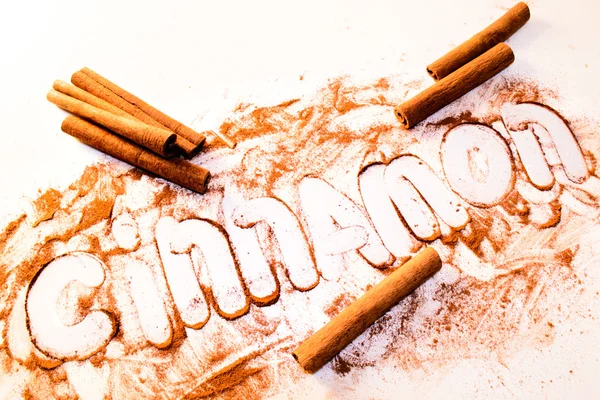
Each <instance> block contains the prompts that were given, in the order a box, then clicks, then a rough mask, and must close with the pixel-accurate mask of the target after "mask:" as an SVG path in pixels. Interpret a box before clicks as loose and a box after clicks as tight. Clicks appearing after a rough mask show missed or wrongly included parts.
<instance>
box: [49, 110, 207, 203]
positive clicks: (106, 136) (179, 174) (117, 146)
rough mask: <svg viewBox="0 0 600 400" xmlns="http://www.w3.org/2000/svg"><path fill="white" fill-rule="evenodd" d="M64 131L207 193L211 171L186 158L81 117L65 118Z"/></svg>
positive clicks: (174, 180)
mask: <svg viewBox="0 0 600 400" xmlns="http://www.w3.org/2000/svg"><path fill="white" fill-rule="evenodd" d="M61 129H62V130H63V132H65V133H68V134H69V135H71V136H73V137H75V138H77V139H79V140H81V141H82V142H83V143H85V144H87V145H88V146H91V147H93V148H95V149H96V150H99V151H101V152H103V153H106V154H108V155H110V156H112V157H114V158H117V159H119V160H121V161H124V162H126V163H128V164H131V165H133V166H136V167H138V168H141V169H143V170H145V171H148V172H151V173H153V174H155V175H157V176H159V177H161V178H163V179H166V180H168V181H171V182H174V183H176V184H178V185H181V186H183V187H185V188H187V189H190V190H193V191H195V192H198V193H204V191H205V190H206V185H207V184H208V181H209V179H210V172H209V171H208V170H206V169H204V168H202V167H200V166H197V165H195V164H192V163H191V162H189V161H186V160H182V159H178V158H175V159H165V158H162V157H160V156H158V155H156V154H154V153H152V152H150V151H148V150H146V149H144V148H143V147H140V146H138V145H136V144H135V143H132V142H130V141H129V140H127V139H125V138H123V137H121V136H119V135H116V134H114V133H112V132H110V131H108V130H105V129H103V128H101V127H99V126H97V125H94V124H92V123H90V122H88V121H85V120H83V119H81V118H79V117H75V116H69V117H67V118H65V120H64V121H63V123H62V126H61Z"/></svg>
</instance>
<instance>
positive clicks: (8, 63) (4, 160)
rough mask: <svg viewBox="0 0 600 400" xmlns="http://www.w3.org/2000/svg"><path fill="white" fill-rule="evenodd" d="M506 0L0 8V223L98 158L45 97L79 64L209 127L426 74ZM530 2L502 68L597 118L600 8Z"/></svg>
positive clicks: (589, 2)
mask: <svg viewBox="0 0 600 400" xmlns="http://www.w3.org/2000/svg"><path fill="white" fill-rule="evenodd" d="M514 4H515V2H514V1H505V0H485V1H484V0H472V1H467V0H453V1H447V0H429V1H425V0H421V1H400V0H394V1H373V0H371V1H364V0H362V1H339V2H334V1H319V0H303V1H301V2H284V1H265V0H255V1H216V2H199V1H185V2H184V1H172V2H167V1H165V2H154V1H139V2H125V1H102V2H99V1H98V2H92V1H41V0H40V1H35V2H26V1H10V2H8V1H4V2H2V5H0V44H1V46H0V51H1V53H0V72H1V73H0V115H1V116H2V125H0V130H1V132H0V138H1V142H0V143H1V144H0V171H1V172H0V225H2V226H4V225H5V224H6V223H7V222H8V221H9V220H10V218H12V217H13V216H15V215H16V214H17V213H19V212H20V210H21V209H23V208H24V207H25V205H26V204H27V203H28V200H29V199H32V198H35V196H36V193H37V191H38V190H39V189H44V188H47V187H49V186H57V185H58V186H65V185H67V184H69V183H70V181H71V180H72V179H73V177H75V176H77V175H78V174H79V173H80V172H81V171H82V170H83V168H84V167H85V165H88V164H90V163H92V162H93V161H94V160H95V159H96V158H97V157H98V154H97V153H96V152H95V151H92V150H89V149H87V148H86V147H85V146H83V145H81V144H79V143H78V142H77V141H75V140H74V139H72V138H71V137H69V136H67V135H65V134H63V133H62V132H61V131H60V123H61V121H62V119H63V118H64V113H63V112H62V111H60V110H58V109H57V108H56V107H55V106H53V105H52V104H50V103H48V102H47V101H46V100H45V95H46V93H47V91H48V90H49V89H50V88H51V85H52V82H53V81H54V80H55V79H63V80H65V81H69V78H70V76H71V74H72V73H73V72H75V71H76V70H78V69H80V68H82V67H83V66H87V67H90V68H92V69H94V70H96V71H97V72H99V73H100V74H102V75H104V76H106V77H108V78H109V79H111V80H112V81H114V82H116V83H117V84H119V85H121V86H123V87H125V88H126V89H127V90H129V91H131V92H132V93H134V94H136V95H138V96H140V97H141V98H143V99H144V100H146V101H147V102H149V103H150V104H153V105H155V106H157V107H158V108H160V109H161V110H163V111H165V112H166V113H167V114H170V115H172V116H173V117H175V118H176V119H179V120H181V121H183V122H184V123H191V124H193V125H194V126H195V127H201V128H216V127H218V125H219V124H220V122H221V120H220V118H221V116H222V114H220V113H219V112H218V111H217V110H219V109H223V108H227V107H232V106H233V104H234V103H235V102H237V101H244V100H246V101H248V100H251V99H252V97H251V96H253V95H255V94H257V93H268V92H269V91H274V90H279V89H281V88H282V87H285V86H288V85H289V86H293V87H296V86H294V85H298V82H299V79H298V78H299V76H300V75H302V74H304V75H305V76H306V77H307V78H311V77H323V78H324V77H334V76H337V75H340V74H342V73H347V74H353V73H357V72H359V71H361V70H363V69H368V68H379V67H380V66H381V65H384V64H385V65H386V66H387V67H388V68H391V69H397V71H398V72H403V73H406V74H407V75H409V76H411V77H413V78H422V77H426V75H425V65H427V64H428V63H429V62H431V61H433V60H434V59H436V58H437V57H438V56H440V55H441V54H443V53H445V52H446V51H448V50H449V49H450V48H452V47H453V46H455V45H457V44H459V43H460V42H462V41H463V40H465V39H466V38H468V37H469V36H470V35H472V34H474V33H475V32H477V31H478V30H480V29H482V28H483V27H485V26H486V25H487V24H489V23H490V22H492V21H493V20H494V19H495V18H497V17H499V16H500V15H501V14H502V13H503V12H504V11H505V10H506V9H508V8H509V7H511V6H512V5H514ZM529 5H530V8H531V13H532V18H531V20H530V21H529V22H528V23H527V25H526V26H525V27H524V28H523V29H522V30H521V31H519V32H518V33H517V34H516V35H515V36H514V37H513V38H511V39H510V40H509V44H510V45H511V47H512V48H513V50H514V52H515V55H516V62H515V64H514V65H513V66H511V68H513V69H516V70H518V71H519V72H520V73H523V74H525V75H527V76H529V77H531V79H533V80H537V81H540V82H541V83H542V84H546V85H551V86H554V87H556V88H557V89H559V91H560V92H561V94H562V95H564V97H565V99H566V100H567V101H571V102H573V103H574V104H577V106H578V107H579V108H580V109H581V115H587V116H590V117H594V118H600V111H599V110H598V104H600V94H599V92H600V45H599V44H598V39H599V38H600V22H599V21H600V6H598V5H597V2H596V1H593V0H578V1H568V2H565V1H558V0H536V1H530V2H529ZM307 80H310V79H307ZM299 90H300V89H299ZM590 350H593V351H590ZM572 351H575V352H579V353H580V354H579V356H577V354H575V356H576V357H578V358H579V359H580V362H581V364H582V366H585V365H596V366H597V365H598V361H597V355H596V354H594V353H597V352H598V351H597V349H590V348H589V347H587V346H579V347H577V346H575V347H574V348H573V350H572ZM551 359H552V360H556V357H551ZM586 360H587V361H586ZM540 363H542V364H543V361H540ZM531 368H540V366H539V365H535V363H532V366H531ZM530 372H531V371H530ZM588 372H589V374H588V375H587V376H586V375H585V374H584V375H583V376H580V377H579V378H577V379H575V380H571V381H569V382H568V383H565V384H564V385H563V389H565V390H567V389H569V388H571V389H573V388H579V389H580V390H581V391H583V392H584V391H585V390H586V386H587V387H593V385H594V378H593V377H594V375H596V374H597V372H598V371H594V370H589V371H588ZM473 373H474V375H473V379H475V378H476V376H477V374H476V372H473ZM582 373H583V371H582ZM456 378H461V379H463V380H464V375H463V376H462V377H461V376H456ZM515 378H517V379H516V380H515V382H517V381H518V377H515ZM448 379H454V378H453V377H452V375H450V376H449V377H448ZM532 384H533V383H532ZM533 385H535V384H533ZM458 392H460V390H459V391H458ZM455 394H457V393H455Z"/></svg>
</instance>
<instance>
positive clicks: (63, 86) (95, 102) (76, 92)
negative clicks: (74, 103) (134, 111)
mask: <svg viewBox="0 0 600 400" xmlns="http://www.w3.org/2000/svg"><path fill="white" fill-rule="evenodd" d="M52 88H53V89H54V90H56V91H57V92H60V93H62V94H66V95H67V96H71V97H73V98H75V99H77V100H81V101H83V102H84V103H88V104H89V105H92V106H94V107H98V108H100V109H102V110H104V111H108V112H111V113H113V114H116V115H118V116H121V117H127V118H133V116H132V115H130V114H128V113H127V112H125V111H123V110H121V109H120V108H119V107H117V106H114V105H112V104H110V103H109V102H108V101H105V100H102V99H101V98H100V97H96V96H94V95H93V94H91V93H88V92H86V91H85V90H83V89H80V88H78V87H77V86H74V85H71V84H70V83H68V82H65V81H61V80H56V81H54V83H53V84H52Z"/></svg>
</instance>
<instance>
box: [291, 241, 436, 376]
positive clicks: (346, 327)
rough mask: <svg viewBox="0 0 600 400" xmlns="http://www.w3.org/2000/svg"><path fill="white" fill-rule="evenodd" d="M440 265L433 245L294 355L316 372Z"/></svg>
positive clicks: (395, 272) (386, 279)
mask: <svg viewBox="0 0 600 400" xmlns="http://www.w3.org/2000/svg"><path fill="white" fill-rule="evenodd" d="M441 267H442V261H441V260H440V257H439V255H438V253H437V252H436V251H435V250H434V249H433V248H431V247H428V248H426V249H424V250H423V251H421V252H420V253H419V254H417V255H415V256H414V257H413V258H411V259H410V260H409V261H408V262H406V263H405V264H403V265H402V266H401V267H399V268H398V269H397V270H396V271H394V272H393V273H391V274H390V275H388V276H387V277H386V278H384V279H383V280H382V281H381V282H379V283H378V284H377V285H376V286H374V287H373V288H371V289H370V290H369V291H368V292H366V293H365V294H364V295H362V296H361V297H360V298H359V299H358V300H356V301H355V302H354V303H352V304H350V305H349V306H348V307H346V308H345V309H344V310H342V312H340V313H339V314H338V315H337V316H336V317H335V318H333V319H332V320H331V321H330V322H329V323H328V324H327V325H325V326H324V327H323V328H321V329H320V330H318V331H317V332H316V333H315V334H314V335H312V336H311V337H309V338H308V339H306V340H305V341H304V342H303V343H302V344H301V345H300V346H298V347H297V348H296V350H294V351H293V353H292V355H293V356H294V358H295V359H296V360H297V361H298V363H300V366H302V368H304V369H305V370H306V371H308V372H316V371H317V370H319V369H320V368H321V367H322V366H323V365H325V364H326V363H327V362H328V361H329V360H331V359H332V358H333V357H334V356H335V355H336V354H338V353H339V352H340V351H342V349H343V348H344V347H346V346H347V345H348V344H350V342H352V341H353V340H354V339H356V338H357V337H358V336H359V335H360V334H361V333H363V332H364V331H365V330H366V329H367V328H368V327H369V326H370V325H371V324H373V323H374V322H375V321H376V320H377V319H378V318H379V317H381V316H382V315H383V314H385V313H386V312H387V311H388V310H389V309H390V308H392V307H393V306H394V305H395V304H397V303H398V302H399V301H400V300H402V299H403V298H404V297H406V296H407V295H409V294H410V293H412V292H413V291H414V290H415V289H416V288H417V287H419V286H420V285H421V284H423V283H424V282H425V281H426V280H427V279H429V278H430V277H431V276H433V275H434V274H435V273H436V272H437V271H439V270H440V268H441Z"/></svg>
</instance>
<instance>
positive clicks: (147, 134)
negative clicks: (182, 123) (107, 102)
mask: <svg viewBox="0 0 600 400" xmlns="http://www.w3.org/2000/svg"><path fill="white" fill-rule="evenodd" d="M47 98H48V100H49V101H50V102H52V103H54V104H56V105H57V106H59V107H60V108H62V109H64V110H67V111H69V112H71V113H73V114H75V115H77V116H79V117H82V118H85V119H88V120H90V121H93V122H95V123H97V124H99V125H102V126H104V127H106V128H108V129H110V130H111V131H114V132H116V133H118V134H119V135H122V136H125V137H126V138H128V139H130V140H132V141H134V142H135V143H137V144H139V145H142V146H144V147H145V148H147V149H149V150H152V151H153V152H155V153H156V154H160V155H161V156H164V157H169V156H171V155H173V145H174V144H175V140H176V139H177V135H175V134H174V133H173V132H171V131H169V130H166V129H161V128H157V127H155V126H150V125H147V124H144V123H143V122H140V121H136V120H134V119H132V118H127V117H121V116H119V115H115V114H113V113H110V112H108V111H105V110H102V109H100V108H98V107H94V106H92V105H89V104H87V103H84V102H82V101H80V100H77V99H75V98H73V97H70V96H67V95H65V94H62V93H60V92H57V91H55V90H51V91H50V92H48V95H47Z"/></svg>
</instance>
